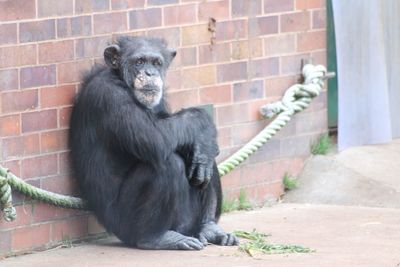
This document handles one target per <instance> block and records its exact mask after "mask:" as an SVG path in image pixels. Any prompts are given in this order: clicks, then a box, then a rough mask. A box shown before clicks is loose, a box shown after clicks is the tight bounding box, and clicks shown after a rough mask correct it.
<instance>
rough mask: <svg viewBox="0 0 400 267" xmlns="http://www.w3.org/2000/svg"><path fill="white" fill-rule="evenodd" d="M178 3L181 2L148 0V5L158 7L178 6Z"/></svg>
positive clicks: (176, 0)
mask: <svg viewBox="0 0 400 267" xmlns="http://www.w3.org/2000/svg"><path fill="white" fill-rule="evenodd" d="M178 2H179V0H147V5H149V6H152V5H154V6H158V5H168V4H176V3H178Z"/></svg>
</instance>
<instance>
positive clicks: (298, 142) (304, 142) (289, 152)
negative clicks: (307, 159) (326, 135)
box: [281, 135, 311, 157]
mask: <svg viewBox="0 0 400 267" xmlns="http://www.w3.org/2000/svg"><path fill="white" fill-rule="evenodd" d="M310 146H311V136H309V135H301V136H296V137H290V138H285V139H281V156H282V157H292V156H308V155H310Z"/></svg>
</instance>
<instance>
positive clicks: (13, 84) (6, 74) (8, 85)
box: [0, 69, 18, 92]
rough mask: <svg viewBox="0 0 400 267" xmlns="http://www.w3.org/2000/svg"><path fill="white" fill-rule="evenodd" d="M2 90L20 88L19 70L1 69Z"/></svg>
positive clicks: (0, 83)
mask: <svg viewBox="0 0 400 267" xmlns="http://www.w3.org/2000/svg"><path fill="white" fill-rule="evenodd" d="M0 77H1V79H0V92H1V91H6V90H13V89H18V70H17V69H9V70H0Z"/></svg>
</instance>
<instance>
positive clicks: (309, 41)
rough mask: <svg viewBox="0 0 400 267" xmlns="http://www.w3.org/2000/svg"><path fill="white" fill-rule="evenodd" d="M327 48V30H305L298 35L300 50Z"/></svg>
mask: <svg viewBox="0 0 400 267" xmlns="http://www.w3.org/2000/svg"><path fill="white" fill-rule="evenodd" d="M324 48H326V32H325V31H316V32H304V33H299V34H298V35H297V50H298V51H300V52H304V51H310V50H317V49H324Z"/></svg>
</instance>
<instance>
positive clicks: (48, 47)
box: [39, 40, 74, 64]
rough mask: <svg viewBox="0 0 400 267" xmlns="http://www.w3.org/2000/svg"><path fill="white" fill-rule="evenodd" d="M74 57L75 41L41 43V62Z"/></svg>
mask: <svg viewBox="0 0 400 267" xmlns="http://www.w3.org/2000/svg"><path fill="white" fill-rule="evenodd" d="M73 59H74V41H73V40H67V41H59V42H48V43H41V44H39V63H41V64H44V63H55V62H62V61H68V60H73Z"/></svg>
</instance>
